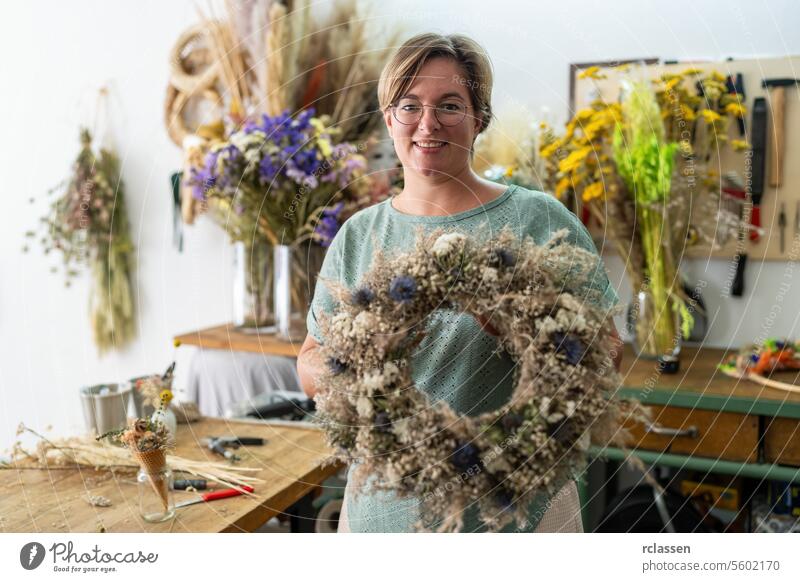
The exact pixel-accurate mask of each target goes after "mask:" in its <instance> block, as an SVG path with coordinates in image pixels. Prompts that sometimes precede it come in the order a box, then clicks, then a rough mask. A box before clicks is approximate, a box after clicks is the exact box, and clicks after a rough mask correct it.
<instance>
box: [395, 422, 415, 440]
mask: <svg viewBox="0 0 800 582" xmlns="http://www.w3.org/2000/svg"><path fill="white" fill-rule="evenodd" d="M410 424H411V423H410V422H409V420H408V419H407V418H401V419H400V420H395V421H394V422H393V423H392V432H393V433H394V434H395V436H396V437H397V440H398V442H400V443H402V444H408V443H410V442H411V426H410Z"/></svg>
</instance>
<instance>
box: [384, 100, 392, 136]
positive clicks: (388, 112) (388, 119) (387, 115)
mask: <svg viewBox="0 0 800 582" xmlns="http://www.w3.org/2000/svg"><path fill="white" fill-rule="evenodd" d="M393 121H394V119H393V118H392V108H391V107H387V108H386V109H384V110H383V122H384V123H385V124H386V131H388V132H389V137H391V138H394V136H393V135H392V122H393Z"/></svg>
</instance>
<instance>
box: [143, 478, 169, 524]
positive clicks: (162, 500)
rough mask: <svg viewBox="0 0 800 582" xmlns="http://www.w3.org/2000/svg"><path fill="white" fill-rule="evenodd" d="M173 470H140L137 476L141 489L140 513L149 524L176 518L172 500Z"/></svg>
mask: <svg viewBox="0 0 800 582" xmlns="http://www.w3.org/2000/svg"><path fill="white" fill-rule="evenodd" d="M173 480H174V477H173V474H172V470H171V469H170V468H169V467H167V466H166V465H164V466H163V467H162V468H160V469H157V470H154V471H152V472H148V471H147V470H145V468H140V469H139V473H138V474H137V475H136V483H137V485H138V488H139V513H140V514H141V516H142V519H143V520H145V521H146V522H148V523H161V522H163V521H167V520H168V519H172V518H173V517H175V502H174V501H173V499H172V486H173Z"/></svg>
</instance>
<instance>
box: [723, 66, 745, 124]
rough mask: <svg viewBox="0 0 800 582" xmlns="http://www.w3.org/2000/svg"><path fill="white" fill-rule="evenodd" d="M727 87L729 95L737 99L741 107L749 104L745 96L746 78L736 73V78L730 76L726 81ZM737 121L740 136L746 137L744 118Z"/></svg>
mask: <svg viewBox="0 0 800 582" xmlns="http://www.w3.org/2000/svg"><path fill="white" fill-rule="evenodd" d="M725 87H726V88H727V90H728V93H730V94H731V95H733V96H734V97H736V101H737V102H738V103H739V104H740V105H744V104H745V103H747V99H746V98H745V95H744V77H743V76H742V74H741V73H736V77H735V78H734V77H733V75H729V76H728V78H727V79H726V80H725ZM736 121H737V122H738V124H739V135H744V129H745V128H744V117H739V118H737V119H736Z"/></svg>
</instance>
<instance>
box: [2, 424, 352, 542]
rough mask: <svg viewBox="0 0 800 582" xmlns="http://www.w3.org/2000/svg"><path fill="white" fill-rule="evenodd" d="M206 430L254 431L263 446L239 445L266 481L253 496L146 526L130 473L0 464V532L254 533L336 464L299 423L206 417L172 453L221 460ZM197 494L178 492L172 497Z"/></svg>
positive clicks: (181, 430)
mask: <svg viewBox="0 0 800 582" xmlns="http://www.w3.org/2000/svg"><path fill="white" fill-rule="evenodd" d="M203 436H240V437H243V436H259V437H263V438H265V439H266V441H267V442H266V443H265V444H264V445H263V446H257V447H241V448H240V449H239V450H238V451H237V454H238V455H240V456H241V457H242V460H241V461H240V462H238V464H239V465H241V466H243V467H257V468H261V471H259V472H258V473H253V474H252V475H253V476H256V477H259V478H260V479H263V480H264V483H260V484H258V485H256V487H255V492H254V496H252V497H251V496H239V497H232V498H228V499H220V500H216V501H211V502H208V503H198V504H195V505H190V506H188V507H183V508H179V509H177V510H176V511H177V514H176V516H175V518H174V519H172V520H169V521H167V522H165V523H160V524H150V523H147V522H145V521H144V520H142V518H141V517H140V516H139V511H138V489H137V485H136V482H135V474H134V475H131V474H130V473H128V474H121V473H119V472H117V473H112V472H111V471H108V470H94V469H85V468H81V469H74V468H59V469H52V470H42V469H17V468H13V469H2V470H0V531H2V532H97V531H99V529H100V527H101V526H102V527H104V528H105V531H108V532H158V533H165V532H182V533H189V532H192V533H198V532H199V533H209V532H241V531H253V530H255V529H257V528H258V527H260V526H261V525H262V524H264V523H265V522H266V521H267V520H269V519H270V518H272V517H274V516H276V515H278V514H279V513H281V512H283V511H284V510H286V508H287V507H289V506H290V505H292V504H293V503H294V502H295V501H297V500H298V499H300V498H301V497H303V496H304V495H305V494H306V493H308V492H309V491H310V490H311V489H312V488H313V487H315V486H316V485H318V484H319V483H321V482H322V481H324V480H325V479H327V478H328V477H329V476H331V475H333V474H334V473H336V472H337V471H338V470H339V469H340V468H341V466H337V465H330V464H329V465H325V466H323V461H324V460H325V459H327V458H328V456H329V453H330V450H329V449H328V447H327V445H326V444H325V443H324V440H323V435H322V432H321V431H320V430H319V429H316V428H311V427H308V426H306V425H304V424H301V425H298V424H297V423H263V422H257V421H253V422H250V421H239V420H236V421H231V420H227V419H217V418H214V419H212V418H206V419H203V420H200V421H199V422H195V423H192V424H189V425H185V424H182V425H178V447H177V450H176V454H178V455H180V456H182V457H186V458H191V459H198V460H200V459H208V460H215V461H219V460H220V457H218V456H216V455H214V454H213V453H211V452H210V451H208V450H206V449H205V448H203V447H202V446H201V445H200V444H199V442H198V440H199V439H200V437H203ZM87 494H91V495H102V496H104V497H107V498H108V499H109V500H110V501H111V503H112V505H111V506H110V507H95V506H92V505H90V504H89V503H88V502H87V501H86V499H85V498H86V495H87ZM196 495H198V494H197V493H191V492H185V491H175V492H174V498H175V502H176V503H177V502H179V501H182V500H184V499H190V498H193V497H195V496H196Z"/></svg>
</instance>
